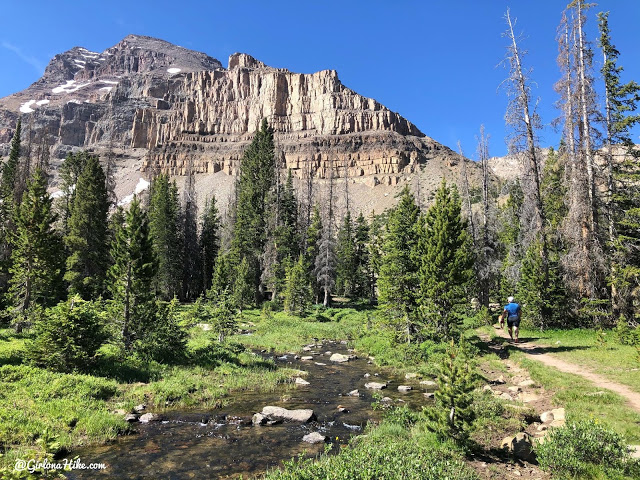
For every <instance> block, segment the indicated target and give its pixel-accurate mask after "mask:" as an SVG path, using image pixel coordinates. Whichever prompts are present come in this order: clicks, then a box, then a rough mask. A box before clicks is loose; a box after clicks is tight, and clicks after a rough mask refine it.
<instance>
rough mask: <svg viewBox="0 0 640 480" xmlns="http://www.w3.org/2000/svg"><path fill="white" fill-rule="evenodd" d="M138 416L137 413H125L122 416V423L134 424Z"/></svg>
mask: <svg viewBox="0 0 640 480" xmlns="http://www.w3.org/2000/svg"><path fill="white" fill-rule="evenodd" d="M138 417H139V415H138V414H137V413H127V414H126V415H125V416H124V421H125V422H129V423H134V422H137V421H138Z"/></svg>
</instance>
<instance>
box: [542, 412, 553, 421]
mask: <svg viewBox="0 0 640 480" xmlns="http://www.w3.org/2000/svg"><path fill="white" fill-rule="evenodd" d="M554 419H555V417H554V416H553V412H543V413H541V414H540V421H541V422H542V423H551V422H553V420H554Z"/></svg>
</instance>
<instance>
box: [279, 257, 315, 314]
mask: <svg viewBox="0 0 640 480" xmlns="http://www.w3.org/2000/svg"><path fill="white" fill-rule="evenodd" d="M312 296H313V291H312V290H311V285H310V284H309V276H308V274H307V265H306V263H305V259H304V256H303V255H302V254H300V256H299V257H298V260H297V261H296V262H295V263H293V264H291V265H290V266H289V268H287V276H286V283H285V291H284V311H285V312H287V313H290V314H292V315H303V314H304V312H305V311H306V309H307V308H308V307H309V305H310V303H311V298H312Z"/></svg>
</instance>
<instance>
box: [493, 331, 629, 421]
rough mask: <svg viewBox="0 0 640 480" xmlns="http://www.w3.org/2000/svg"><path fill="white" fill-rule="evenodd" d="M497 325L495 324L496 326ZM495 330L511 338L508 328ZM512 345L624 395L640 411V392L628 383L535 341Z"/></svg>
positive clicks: (565, 370) (531, 357)
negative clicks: (556, 355)
mask: <svg viewBox="0 0 640 480" xmlns="http://www.w3.org/2000/svg"><path fill="white" fill-rule="evenodd" d="M494 327H495V326H494ZM495 332H496V334H497V335H498V336H500V337H502V338H505V339H507V340H510V338H509V334H508V333H507V331H506V330H503V329H502V328H495ZM511 346H512V347H515V348H517V349H518V350H520V351H521V352H522V353H524V354H525V355H526V356H527V358H529V359H531V360H537V361H538V362H541V363H543V364H545V365H547V366H549V367H555V368H557V369H558V370H560V371H561V372H565V373H573V374H574V375H580V376H581V377H583V378H586V379H587V380H589V381H591V382H593V383H595V384H596V385H597V386H598V387H601V388H605V389H607V390H611V391H612V392H615V393H617V394H618V395H620V396H622V397H624V398H625V399H626V400H627V404H628V405H629V406H630V407H631V408H633V409H634V410H636V411H637V412H640V393H637V392H634V391H633V390H631V389H630V388H629V387H627V386H626V385H621V384H619V383H616V382H612V381H610V380H608V379H607V378H605V377H603V376H602V375H598V374H597V373H593V372H592V371H590V370H588V369H586V368H584V367H581V366H580V365H576V364H574V363H569V362H565V361H564V360H561V359H559V358H557V357H555V356H554V355H553V354H550V353H545V351H544V350H545V347H543V346H541V345H538V344H536V343H533V342H526V343H517V344H516V343H511Z"/></svg>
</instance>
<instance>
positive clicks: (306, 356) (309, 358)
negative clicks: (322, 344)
mask: <svg viewBox="0 0 640 480" xmlns="http://www.w3.org/2000/svg"><path fill="white" fill-rule="evenodd" d="M300 360H304V361H307V360H313V356H312V355H305V356H303V357H300Z"/></svg>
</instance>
